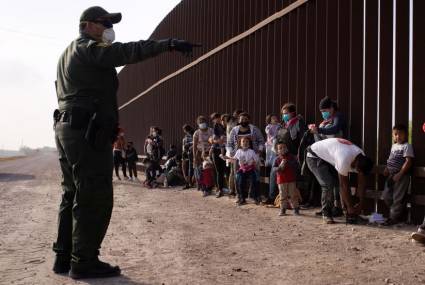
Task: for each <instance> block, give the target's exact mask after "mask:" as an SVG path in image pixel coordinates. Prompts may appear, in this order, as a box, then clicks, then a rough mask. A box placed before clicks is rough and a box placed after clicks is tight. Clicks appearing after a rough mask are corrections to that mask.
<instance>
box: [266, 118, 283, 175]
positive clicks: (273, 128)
mask: <svg viewBox="0 0 425 285" xmlns="http://www.w3.org/2000/svg"><path fill="white" fill-rule="evenodd" d="M266 123H267V126H266V135H267V141H266V166H267V167H270V166H271V165H272V163H273V160H274V158H275V157H276V154H275V153H274V151H273V143H274V142H275V139H276V135H277V133H278V131H279V129H280V128H281V125H280V124H279V118H278V117H277V116H276V115H274V114H270V115H267V117H266Z"/></svg>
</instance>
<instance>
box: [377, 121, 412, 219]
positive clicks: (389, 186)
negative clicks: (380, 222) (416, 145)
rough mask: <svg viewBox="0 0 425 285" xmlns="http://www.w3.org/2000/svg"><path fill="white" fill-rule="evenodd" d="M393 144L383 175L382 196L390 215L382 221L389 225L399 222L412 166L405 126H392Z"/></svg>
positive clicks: (410, 149) (410, 150) (410, 147)
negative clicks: (385, 178) (384, 179)
mask: <svg viewBox="0 0 425 285" xmlns="http://www.w3.org/2000/svg"><path fill="white" fill-rule="evenodd" d="M393 140H394V144H393V145H392V147H391V153H390V156H389V158H388V160H387V166H386V167H385V170H384V175H385V176H387V180H386V182H385V190H384V192H383V193H382V198H383V199H384V201H385V203H386V204H387V206H388V207H390V217H389V219H388V220H387V221H386V222H385V223H384V225H385V226H391V225H394V224H397V223H399V222H400V219H401V215H402V214H403V209H404V197H405V196H406V192H407V188H408V186H409V175H408V173H409V170H410V168H411V166H412V162H413V158H414V154H413V147H412V145H411V144H409V143H408V142H407V127H406V126H404V125H401V124H397V125H395V126H394V127H393Z"/></svg>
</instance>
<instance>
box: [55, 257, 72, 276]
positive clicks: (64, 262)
mask: <svg viewBox="0 0 425 285" xmlns="http://www.w3.org/2000/svg"><path fill="white" fill-rule="evenodd" d="M70 268H71V257H70V256H64V255H56V257H55V262H54V263H53V272H54V273H56V274H63V273H68V272H69V269H70Z"/></svg>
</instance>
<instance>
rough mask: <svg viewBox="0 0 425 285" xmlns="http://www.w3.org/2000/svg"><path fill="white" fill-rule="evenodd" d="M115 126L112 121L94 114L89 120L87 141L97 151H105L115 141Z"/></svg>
mask: <svg viewBox="0 0 425 285" xmlns="http://www.w3.org/2000/svg"><path fill="white" fill-rule="evenodd" d="M114 133H115V125H114V123H113V122H112V119H106V118H100V116H99V114H98V113H94V114H93V115H92V116H91V118H90V119H89V123H88V126H87V130H86V133H85V136H84V137H85V139H86V140H87V142H88V143H89V144H90V145H91V147H93V148H94V149H95V150H104V149H105V148H106V147H107V146H108V145H109V144H110V143H111V142H112V139H113V136H114Z"/></svg>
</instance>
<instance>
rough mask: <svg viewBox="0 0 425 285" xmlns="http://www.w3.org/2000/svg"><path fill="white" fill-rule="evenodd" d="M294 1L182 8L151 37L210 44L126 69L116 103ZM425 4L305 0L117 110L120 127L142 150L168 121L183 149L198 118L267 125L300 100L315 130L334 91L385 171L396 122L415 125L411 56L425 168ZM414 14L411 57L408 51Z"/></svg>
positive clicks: (356, 134)
mask: <svg viewBox="0 0 425 285" xmlns="http://www.w3.org/2000/svg"><path fill="white" fill-rule="evenodd" d="M294 2H296V1H295V0H279V1H276V0H214V1H212V0H183V1H181V3H180V4H178V5H177V6H176V7H175V8H174V9H173V10H172V11H171V12H170V13H169V15H168V16H167V17H166V18H164V20H163V21H162V22H161V23H160V25H158V27H157V28H156V29H155V31H154V32H153V33H152V36H151V38H153V39H161V38H168V37H180V38H184V39H187V40H189V41H192V42H200V43H202V44H203V46H202V47H201V48H199V49H196V50H195V53H194V57H193V58H185V57H183V56H181V55H180V54H173V53H165V54H161V55H159V56H158V57H156V58H152V59H149V60H146V61H144V62H142V63H139V64H135V65H129V66H126V67H125V68H124V69H123V70H122V71H121V72H120V74H119V78H120V89H119V94H118V95H119V96H118V100H119V106H122V105H123V104H125V103H127V102H128V101H129V100H131V99H132V98H134V97H136V96H138V95H139V94H141V93H142V92H144V91H145V90H147V89H148V88H149V87H150V86H152V85H153V84H155V83H156V82H158V81H159V80H161V79H163V78H164V77H165V76H167V75H170V74H172V73H174V72H176V71H177V70H179V69H180V68H182V67H184V66H187V65H188V64H190V63H191V62H193V61H195V60H197V59H198V58H199V57H201V56H202V55H205V54H207V53H208V52H209V51H211V50H213V49H214V48H216V47H217V46H219V45H221V44H223V43H224V42H226V41H228V40H229V39H231V38H233V37H235V36H237V35H239V34H241V33H243V32H245V31H247V30H248V29H249V28H251V27H253V26H255V25H256V24H258V23H260V22H261V21H263V20H264V19H266V18H268V17H270V16H271V15H273V14H274V13H276V12H278V11H281V10H282V9H283V8H285V7H288V6H289V5H291V4H292V3H294ZM424 2H425V1H423V0H414V1H413V3H414V8H413V11H414V12H413V15H410V10H409V1H408V0H367V1H362V0H344V1H341V0H310V1H307V2H306V3H305V4H303V5H301V6H300V7H298V8H296V9H295V10H293V11H291V12H289V13H288V14H286V15H284V16H282V17H281V18H278V19H276V20H274V21H272V22H271V23H269V24H268V25H266V26H264V27H262V28H261V29H259V30H257V31H255V32H254V33H252V34H250V35H249V36H247V37H245V38H243V39H241V40H239V41H237V42H236V43H234V44H232V45H230V46H228V47H226V48H224V49H222V50H220V51H219V52H217V53H215V54H213V55H212V56H210V57H208V58H206V59H205V60H203V61H201V62H199V63H198V64H196V65H194V66H192V67H190V68H189V69H187V70H185V71H184V72H182V73H180V74H178V75H176V76H174V77H172V78H171V79H169V80H167V81H165V82H163V83H162V84H160V85H159V86H157V87H155V88H154V89H152V90H151V91H149V92H148V93H146V94H144V95H143V96H141V97H140V98H138V99H137V100H135V101H134V102H132V103H131V104H129V105H126V106H125V107H123V108H122V109H121V110H120V121H121V124H122V126H123V127H124V128H125V132H126V135H127V137H128V138H129V139H131V140H133V141H134V142H135V144H136V147H137V148H138V150H139V151H140V150H141V149H142V145H143V141H144V138H145V136H146V134H147V132H148V128H149V126H151V125H158V126H160V127H161V128H162V129H163V130H164V139H165V141H166V143H167V144H171V143H173V144H178V145H180V141H181V137H182V135H183V134H182V131H181V127H182V125H183V124H185V123H189V124H191V125H195V118H196V117H197V116H198V115H200V114H203V115H209V114H210V113H212V112H214V111H218V112H222V113H226V112H227V113H230V112H232V111H233V110H234V109H244V110H246V111H248V112H249V113H250V114H251V115H252V119H253V122H254V124H256V125H258V126H259V127H261V128H263V127H264V119H265V116H266V115H267V114H268V113H278V112H279V109H280V107H281V106H282V104H284V103H285V102H288V101H291V102H294V103H296V105H297V107H298V111H299V113H301V114H302V115H303V116H304V117H305V118H306V121H307V122H308V123H313V122H316V123H317V122H319V121H320V113H319V110H318V102H319V101H320V99H321V98H322V97H323V96H325V95H328V96H330V97H332V98H333V99H335V100H337V101H338V103H339V105H340V108H341V111H342V112H343V113H344V114H345V115H346V118H347V122H348V137H349V139H351V140H352V141H353V142H354V143H356V144H358V145H360V146H363V147H364V149H365V151H366V153H367V155H369V156H370V157H372V158H373V159H375V161H377V163H378V162H379V164H384V163H385V161H386V158H387V157H388V154H389V153H388V152H389V150H390V147H391V127H392V124H393V122H394V121H395V122H401V123H405V124H407V123H408V120H409V74H410V71H409V57H410V56H413V73H412V74H411V75H412V78H413V97H412V100H413V112H412V114H411V116H412V118H413V123H412V128H413V129H412V140H413V143H414V147H415V152H416V155H417V159H416V166H417V167H423V166H425V148H424V147H423V146H424V145H425V143H424V142H425V134H424V133H423V132H422V131H421V125H422V123H423V122H425V115H424V114H425V112H423V110H422V108H423V106H424V102H425V100H424V93H425V78H424V68H423V67H424V66H425V57H424V50H425V40H424V37H423V35H422V30H423V27H424V26H425V23H424V21H425V18H424V17H422V15H423V14H424V12H425V3H424ZM394 7H395V9H394ZM412 16H413V54H412V55H409V32H410V31H409V21H410V18H411V17H412ZM393 24H395V29H393ZM394 31H395V33H394ZM394 36H395V44H393V40H394ZM393 55H394V56H393ZM394 59H395V62H393V61H394ZM393 110H395V112H393ZM376 183H378V184H379V185H380V186H381V183H382V181H375V179H373V178H371V180H370V181H369V186H370V187H374V186H375V185H376ZM423 186H424V183H423V181H422V180H420V179H414V184H413V191H414V193H415V194H425V190H424V189H425V188H424V187H423ZM415 211H416V216H417V217H420V216H421V215H420V214H423V213H422V209H419V208H416V209H415Z"/></svg>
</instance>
